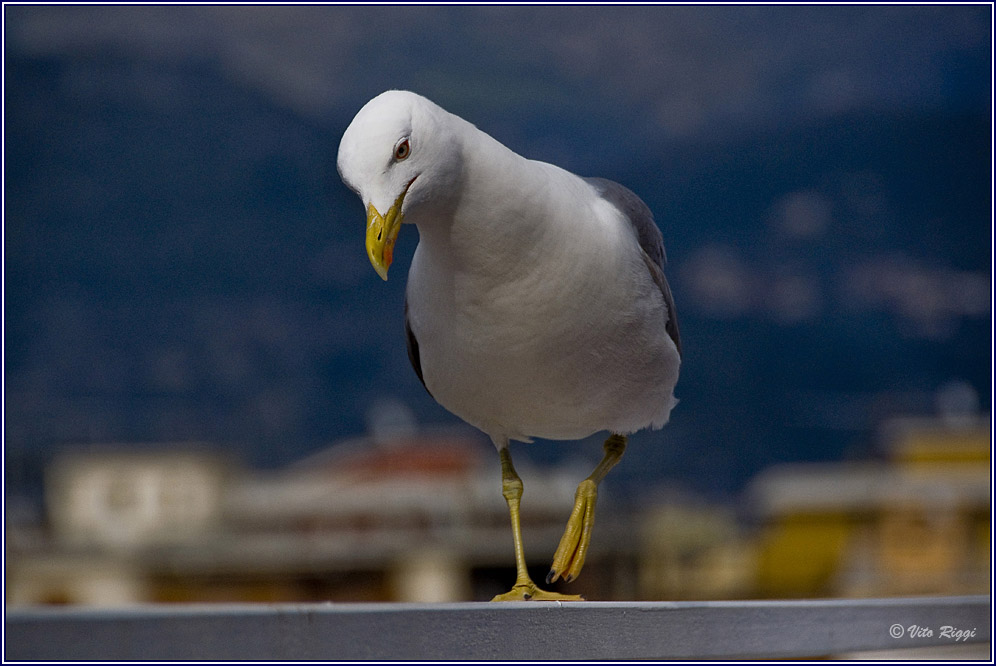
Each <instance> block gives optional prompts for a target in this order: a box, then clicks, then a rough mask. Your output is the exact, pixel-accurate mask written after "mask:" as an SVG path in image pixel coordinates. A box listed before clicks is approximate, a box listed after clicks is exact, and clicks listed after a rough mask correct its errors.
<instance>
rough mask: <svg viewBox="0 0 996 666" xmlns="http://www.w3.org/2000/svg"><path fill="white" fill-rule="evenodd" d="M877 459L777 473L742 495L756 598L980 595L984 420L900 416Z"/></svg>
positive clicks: (985, 581)
mask: <svg viewBox="0 0 996 666" xmlns="http://www.w3.org/2000/svg"><path fill="white" fill-rule="evenodd" d="M882 441H883V449H884V450H883V453H884V454H885V460H884V461H881V462H861V463H828V464H804V465H782V466H777V467H773V468H770V469H769V470H767V471H765V472H764V473H762V474H761V475H760V476H759V477H758V478H757V479H756V480H755V481H754V483H753V484H752V486H751V488H750V489H749V494H748V496H749V499H750V501H751V503H752V506H753V509H754V510H755V512H756V518H757V520H758V523H759V527H758V535H757V543H756V545H757V556H758V567H757V594H758V595H759V596H763V597H825V596H890V595H913V594H966V593H985V592H987V591H988V590H989V589H990V587H989V586H990V573H991V571H992V559H991V558H992V550H991V543H992V535H991V532H990V520H991V510H992V503H991V497H992V487H991V475H990V471H991V463H990V449H991V438H990V421H989V417H988V415H987V416H986V417H984V418H978V417H974V418H963V419H956V420H951V419H942V418H901V419H893V420H890V421H888V422H887V423H886V424H885V425H884V428H883V440H882Z"/></svg>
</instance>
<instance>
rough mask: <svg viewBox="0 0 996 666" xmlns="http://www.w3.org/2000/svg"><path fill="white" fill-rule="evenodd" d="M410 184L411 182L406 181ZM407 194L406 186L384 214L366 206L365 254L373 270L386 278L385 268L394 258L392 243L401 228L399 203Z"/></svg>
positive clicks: (370, 206)
mask: <svg viewBox="0 0 996 666" xmlns="http://www.w3.org/2000/svg"><path fill="white" fill-rule="evenodd" d="M408 185H409V186H411V183H408ZM406 194H408V187H406V188H405V190H404V191H403V192H402V193H401V194H400V195H399V196H398V198H397V199H396V200H395V202H394V204H393V205H392V206H391V207H390V209H388V211H387V214H386V215H381V214H380V211H378V210H377V209H376V208H375V207H374V205H373V204H370V205H369V206H367V256H368V257H369V258H370V263H371V264H373V267H374V270H375V271H377V275H379V276H380V277H381V278H382V279H384V280H387V269H388V268H390V267H391V262H392V261H393V260H394V243H395V241H397V240H398V232H399V231H400V230H401V218H402V217H403V216H402V214H401V204H402V202H404V200H405V195H406Z"/></svg>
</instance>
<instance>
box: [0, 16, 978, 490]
mask: <svg viewBox="0 0 996 666" xmlns="http://www.w3.org/2000/svg"><path fill="white" fill-rule="evenodd" d="M990 14H991V7H989V6H951V7H928V6H903V7H898V6H878V7H871V6H866V7H862V6H822V7H821V6H809V7H801V6H800V7H773V6H768V7H747V6H744V7H741V6H722V7H705V6H686V7H671V6H661V7H629V8H615V7H600V8H596V7H516V8H511V7H504V8H503V7H462V8H448V7H392V8H376V7H342V6H326V7H231V6H228V7H206V6H186V7H180V6H172V7H152V6H146V7H85V6H76V7H35V6H9V5H8V6H5V7H4V21H5V31H4V34H5V44H4V55H5V63H4V73H5V80H4V85H5V106H4V139H5V146H4V159H5V162H4V167H5V181H4V188H5V189H4V191H5V200H4V262H5V263H4V306H5V312H4V345H5V347H4V364H5V365H4V428H5V431H4V444H5V465H6V477H5V478H6V483H7V493H8V496H19V495H29V496H30V495H37V491H38V488H39V480H40V474H41V470H42V468H43V466H44V464H45V462H46V461H47V460H48V459H49V458H50V457H51V455H53V453H55V452H56V451H59V450H62V449H65V448H67V447H74V446H80V445H86V444H89V443H106V442H119V443H129V444H134V445H135V446H142V445H145V444H148V443H154V442H164V441H188V440H196V441H203V442H209V443H211V444H213V445H216V446H218V447H220V448H224V449H226V450H230V451H233V452H235V453H236V454H238V455H240V456H242V457H244V458H245V459H246V460H247V462H249V463H250V464H252V465H257V466H277V465H283V464H287V463H289V462H291V461H293V460H296V459H298V458H300V457H302V456H305V455H307V454H309V453H312V452H314V451H316V450H318V449H320V448H322V447H325V446H328V445H329V444H330V443H333V442H334V441H336V440H338V439H340V438H342V437H347V436H353V435H356V434H359V433H362V432H364V431H365V430H366V429H367V428H368V426H369V425H370V422H371V419H373V420H376V419H377V418H382V417H384V415H385V414H386V415H390V414H395V413H397V412H398V410H399V409H401V406H404V409H407V410H410V411H411V414H413V415H414V418H415V419H416V420H417V421H418V422H419V423H420V424H427V425H433V424H447V423H456V419H455V417H452V416H451V415H449V414H448V413H447V412H446V411H445V410H443V409H442V408H441V407H439V406H438V405H436V404H435V402H434V401H432V399H431V398H430V397H429V396H428V395H426V394H425V392H424V391H423V389H422V387H421V385H420V384H419V383H418V380H417V378H416V377H415V375H414V373H413V372H412V371H411V369H410V367H409V365H408V360H407V357H406V353H405V348H404V339H403V329H402V315H401V312H402V299H403V289H404V282H405V280H404V275H405V274H406V272H407V268H408V263H409V262H410V258H411V252H412V250H413V249H414V246H415V244H416V242H417V231H416V230H415V229H414V228H407V227H406V228H405V229H404V230H403V233H402V236H401V239H400V241H399V245H398V250H397V252H396V257H397V260H396V264H397V265H396V266H395V267H394V268H393V270H392V273H391V280H390V281H389V282H387V283H383V282H381V280H380V279H379V278H378V277H377V276H376V274H375V273H374V271H373V270H372V268H370V266H369V265H368V263H367V260H366V256H365V252H364V249H363V233H364V217H363V209H362V205H361V204H360V202H359V201H358V199H356V197H355V196H354V195H353V194H352V193H351V192H349V191H348V190H347V189H346V188H345V187H344V186H343V185H342V183H341V182H340V181H339V178H338V175H337V174H336V170H335V156H336V151H337V148H338V140H339V137H340V136H341V134H342V132H343V130H344V129H345V128H346V126H347V125H348V124H349V122H350V120H351V118H352V116H353V115H354V114H355V112H356V111H357V110H358V109H359V108H360V107H361V106H362V105H363V103H365V102H366V101H367V100H368V99H369V98H370V97H372V96H373V95H375V94H377V93H379V92H381V91H382V90H384V89H388V88H392V87H400V88H408V89H413V90H416V91H418V92H421V93H423V94H426V95H427V96H429V97H430V98H432V99H434V100H435V101H437V102H438V103H440V104H441V105H442V106H444V107H445V108H448V109H449V110H451V111H453V112H455V113H458V114H460V115H462V116H464V117H466V118H468V119H469V120H471V121H472V122H474V123H475V124H477V125H478V127H480V128H481V129H483V130H484V131H487V132H489V133H490V134H492V135H493V136H495V137H496V138H497V139H499V140H500V141H502V142H504V143H506V145H509V146H510V147H511V148H513V149H514V150H516V151H518V152H520V153H522V154H524V155H526V156H528V157H533V158H536V159H542V160H545V161H551V162H555V163H558V164H560V165H562V166H564V167H566V168H568V169H570V170H573V171H575V172H578V173H581V174H582V175H599V176H605V177H609V178H613V179H615V180H619V181H621V182H623V183H625V184H627V185H628V186H629V187H630V188H631V189H633V190H634V191H636V192H637V193H639V194H640V195H641V196H642V197H643V198H644V199H645V200H646V201H647V203H648V204H649V205H650V206H651V208H652V209H653V210H654V211H655V214H656V216H657V221H658V224H659V225H660V227H661V229H662V230H663V232H664V238H665V244H666V246H667V251H668V257H669V262H670V263H669V264H668V267H669V271H668V275H669V279H670V281H671V284H672V289H673V292H674V294H675V299H676V301H677V308H678V313H679V319H680V323H681V327H682V339H683V343H684V349H685V356H684V364H683V367H682V376H681V380H680V382H679V385H678V389H677V391H676V393H677V395H678V397H679V398H680V400H681V403H680V405H679V406H678V408H676V410H675V411H674V413H673V415H672V422H671V423H670V424H669V425H668V426H667V427H666V428H665V429H664V430H663V431H660V432H653V433H641V434H639V435H637V436H636V437H634V439H633V447H632V449H631V451H632V453H631V454H629V456H630V457H631V459H632V460H628V461H627V462H628V463H629V464H623V465H621V466H620V467H619V468H618V471H617V472H614V474H613V476H612V477H610V482H611V483H612V484H614V488H615V489H616V492H618V493H620V494H622V495H629V496H631V497H632V498H634V499H637V498H639V497H640V496H642V495H645V494H646V493H649V492H652V491H651V490H650V489H651V488H653V487H679V488H683V489H687V490H691V491H693V492H697V493H701V494H706V495H710V496H715V497H729V496H732V495H733V494H735V493H737V492H739V490H741V489H742V487H743V486H744V484H745V483H746V482H747V481H748V480H749V479H750V478H751V477H752V476H753V475H754V474H756V473H757V472H758V471H759V470H761V469H763V468H764V467H765V466H767V465H770V464H772V463H776V462H780V461H795V460H800V461H801V460H838V459H841V458H848V457H850V458H858V457H868V456H872V455H876V454H877V451H876V446H877V431H878V428H879V427H880V426H881V424H882V422H883V420H885V419H887V418H889V417H891V416H895V415H908V414H919V415H930V414H936V413H938V409H943V410H947V411H951V410H954V411H986V410H987V409H988V405H989V404H990V403H991V399H992V395H991V389H990V387H991V376H992V375H991V368H992V356H991V347H990V340H991V302H992V301H991V280H990V276H991V273H992V252H991V250H992V244H991V237H992V236H991V232H992V214H991V211H992V202H991V190H990V184H991V164H992V161H991V158H992V154H991V135H990V128H991V121H992V110H991V106H990V100H991V94H992V93H991V78H990V71H991V69H990V67H991V62H990V54H991V38H992V36H991V34H990V25H991V18H990ZM402 412H404V410H402ZM378 415H380V416H378ZM596 439H597V438H593V439H592V440H591V441H589V442H585V443H583V444H580V445H579V444H577V443H574V442H570V443H563V442H556V443H552V442H544V443H541V444H537V445H535V446H526V445H520V446H519V447H518V448H517V450H516V455H517V456H523V457H526V456H529V457H532V458H533V459H534V460H535V461H537V462H540V463H551V464H552V463H555V462H558V461H563V460H565V459H572V460H573V459H584V460H586V461H587V462H586V463H585V465H593V464H594V462H595V461H596V460H597V458H598V456H599V454H600V447H599V446H598V443H597V442H596V441H595V440H596ZM482 445H487V444H482ZM496 469H497V468H496ZM613 477H614V478H613ZM496 479H497V471H496ZM496 483H497V482H496Z"/></svg>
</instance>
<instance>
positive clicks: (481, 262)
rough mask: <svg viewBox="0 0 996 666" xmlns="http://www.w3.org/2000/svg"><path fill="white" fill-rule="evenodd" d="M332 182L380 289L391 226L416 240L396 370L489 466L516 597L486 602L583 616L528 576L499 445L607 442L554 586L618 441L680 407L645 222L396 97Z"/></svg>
mask: <svg viewBox="0 0 996 666" xmlns="http://www.w3.org/2000/svg"><path fill="white" fill-rule="evenodd" d="M337 167H338V171H339V175H340V177H341V178H342V180H343V182H344V183H345V184H346V186H347V187H349V188H350V189H351V190H353V191H354V192H355V193H356V194H357V195H359V197H360V199H361V200H362V202H363V205H364V206H365V207H366V214H367V226H366V250H367V256H368V257H369V259H370V262H371V264H372V265H373V268H374V270H376V271H377V273H378V274H379V275H380V276H381V278H383V279H384V280H386V279H387V273H388V269H389V268H390V266H391V262H392V260H393V257H394V245H395V241H396V240H397V237H398V233H399V231H400V229H401V225H402V224H403V223H410V224H414V225H415V226H416V227H417V228H418V234H419V242H418V245H417V247H416V248H415V253H414V256H413V257H412V261H411V268H410V270H409V273H408V283H407V286H406V292H405V307H404V317H405V332H406V338H407V346H408V356H409V358H410V360H411V363H412V366H413V367H414V369H415V372H416V374H417V375H418V377H419V379H420V380H421V382H422V384H423V385H424V386H425V388H426V390H427V391H428V392H429V394H430V395H431V396H432V397H433V398H434V399H435V400H436V401H437V402H439V403H440V404H441V405H442V406H443V407H445V408H446V409H447V410H449V411H450V412H452V413H453V414H455V415H456V416H458V417H460V418H461V419H463V420H464V421H466V422H467V423H469V424H471V425H472V426H474V427H476V428H477V429H479V430H481V431H482V432H484V433H485V434H487V435H488V436H489V437H490V438H491V441H492V442H493V443H494V445H495V448H496V449H497V450H498V454H499V458H500V462H501V480H502V495H503V497H504V498H505V500H506V502H507V504H508V510H509V516H510V519H511V523H512V540H513V545H514V550H515V564H516V580H515V583H514V585H513V587H512V589H511V590H510V591H509V592H507V593H505V594H500V595H498V596H496V597H495V598H494V600H495V601H522V600H530V599H532V600H580V599H582V598H583V597H581V596H579V595H567V594H561V593H557V592H551V591H548V590H544V589H542V588H540V587H539V586H538V585H537V584H536V583H534V582H533V581H532V579H531V578H530V576H529V574H528V572H527V570H526V559H525V551H524V547H523V543H522V530H521V527H520V521H519V506H520V500H521V497H522V490H523V484H522V480H521V479H520V478H519V475H518V474H517V473H516V471H515V467H514V466H513V464H512V457H511V454H510V453H509V442H510V441H522V442H530V441H532V439H533V438H540V439H548V440H576V439H583V438H585V437H588V436H589V435H592V434H594V433H598V432H601V431H606V432H608V433H609V436H608V439H606V441H605V444H604V447H603V448H604V456H603V458H602V460H601V462H599V463H598V465H597V466H596V467H595V469H594V471H593V472H592V473H591V475H590V476H589V477H588V478H586V479H585V480H583V481H581V483H580V484H579V485H578V488H577V492H576V493H575V498H574V508H573V510H572V512H571V515H570V517H569V519H568V521H567V527H566V529H565V531H564V535H563V537H562V539H561V541H560V544H559V545H558V547H557V550H556V552H555V554H554V557H553V565H552V567H551V569H550V573H549V575H548V576H547V578H546V583H547V585H550V584H552V583H554V582H555V581H557V580H558V579H561V578H563V580H564V581H565V582H568V583H569V582H571V581H573V580H574V579H575V578H576V577H577V576H578V574H579V573H580V571H581V568H582V566H583V565H584V561H585V557H586V554H587V552H588V548H589V545H590V543H591V532H592V526H593V525H594V511H595V502H596V498H597V495H598V484H599V483H600V482H601V480H602V479H603V478H604V477H605V475H606V474H607V473H608V472H609V470H610V469H612V467H614V466H615V465H616V464H617V463H618V462H619V460H620V459H621V457H622V455H623V452H624V450H625V448H626V436H627V435H629V434H631V433H634V432H636V431H638V430H642V429H645V428H652V429H656V428H661V427H663V426H664V424H665V423H667V421H668V419H669V417H670V414H671V410H672V408H673V407H674V406H675V404H676V403H677V400H676V398H675V397H674V386H675V384H676V383H677V381H678V369H679V366H680V364H681V339H680V335H679V332H678V321H677V318H676V316H675V310H674V300H673V298H672V296H671V290H670V287H669V286H668V282H667V279H666V278H665V277H664V264H665V253H664V245H663V242H662V236H661V232H660V230H659V229H658V228H657V225H656V224H655V223H654V218H653V214H652V213H651V211H650V209H649V208H648V207H647V205H646V204H645V203H644V202H643V201H642V200H641V199H640V198H639V197H638V196H637V195H636V194H634V193H633V192H632V191H630V190H629V189H627V188H626V187H624V186H623V185H620V184H619V183H616V182H613V181H610V180H606V179H602V178H583V177H580V176H577V175H575V174H573V173H570V172H568V171H566V170H564V169H562V168H560V167H557V166H554V165H552V164H548V163H545V162H540V161H536V160H531V159H527V158H525V157H522V156H520V155H518V154H516V153H515V152H513V151H512V150H510V149H509V148H506V147H505V146H504V145H502V144H501V143H499V142H498V141H497V140H495V139H493V138H492V137H491V136H489V135H488V134H486V133H485V132H482V131H481V130H479V129H477V127H475V126H474V125H473V124H471V123H470V122H468V121H466V120H464V119H462V118H460V117H458V116H456V115H453V114H451V113H449V112H447V111H445V110H444V109H442V108H441V107H439V106H438V105H436V104H435V103H433V102H432V101H430V100H428V99H426V98H425V97H422V96H421V95H418V94H415V93H412V92H408V91H402V90H389V91H387V92H384V93H381V94H380V95H378V96H377V97H374V98H373V99H371V100H370V101H369V102H367V103H366V104H365V105H364V106H363V107H362V108H361V109H360V110H359V112H357V114H356V116H355V117H354V118H353V120H352V122H351V123H350V125H349V126H348V127H347V129H346V131H345V132H344V133H343V136H342V139H341V141H340V144H339V153H338V159H337Z"/></svg>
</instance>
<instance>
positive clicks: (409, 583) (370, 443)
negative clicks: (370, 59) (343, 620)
mask: <svg viewBox="0 0 996 666" xmlns="http://www.w3.org/2000/svg"><path fill="white" fill-rule="evenodd" d="M388 425H390V424H388ZM384 426H385V424H384V423H383V422H379V423H377V424H372V427H371V431H370V434H369V435H368V436H365V437H360V438H356V439H353V440H348V441H344V442H340V443H338V444H336V445H334V446H332V447H330V448H328V449H326V450H323V451H320V452H319V453H317V454H315V455H312V456H310V457H308V458H305V459H303V460H300V461H298V462H297V463H295V464H293V465H291V466H289V467H286V468H283V469H279V470H273V471H265V472H264V471H258V470H255V471H254V470H249V469H246V468H244V467H242V466H241V465H239V464H238V463H237V462H236V461H233V460H232V459H230V458H228V457H227V456H225V455H223V454H220V453H218V452H217V451H213V450H211V449H210V448H207V447H191V446H182V445H163V446H160V447H156V448H155V449H149V448H148V447H144V448H135V447H116V448H110V447H101V448H94V449H88V450H85V451H84V450H81V451H76V452H72V453H67V454H65V455H63V456H61V457H59V458H57V459H56V460H55V461H54V462H53V463H52V465H51V466H50V468H49V470H48V473H47V478H46V503H47V507H46V512H47V522H46V524H45V525H41V526H39V525H34V526H31V525H26V524H18V525H14V524H11V523H10V522H8V525H7V568H6V582H7V602H8V603H10V604H52V603H78V604H93V605H121V604H130V603H138V602H210V601H218V602H222V601H228V602H239V601H288V602H290V601H305V602H306V601H423V602H427V601H459V600H486V599H490V598H491V597H492V596H493V595H494V594H497V593H500V592H504V591H506V590H507V588H508V586H509V585H510V584H511V582H512V580H513V579H514V575H515V572H514V560H513V553H512V539H511V531H510V529H509V518H508V511H507V507H506V505H505V502H504V500H503V498H502V496H501V491H500V479H499V476H500V475H499V468H498V463H497V456H496V455H495V452H494V449H493V447H492V446H491V445H490V444H489V443H488V442H487V441H486V440H484V439H482V438H481V437H480V436H479V435H477V434H476V433H474V432H472V431H469V430H464V429H460V430H435V431H434V430H419V429H415V428H413V427H395V426H397V424H394V426H392V427H384ZM882 443H883V454H884V455H883V459H882V460H879V461H865V462H860V463H858V462H847V463H832V464H830V463H827V464H792V465H781V466H777V467H773V468H770V469H768V470H766V471H765V472H763V473H762V474H761V475H759V476H758V477H757V478H756V479H755V481H754V482H753V483H752V484H751V486H750V487H749V488H748V490H747V493H746V496H745V498H744V500H745V501H744V503H743V506H742V507H732V506H723V505H716V504H714V503H709V502H704V501H701V500H698V499H696V498H689V497H683V496H676V495H672V496H664V497H658V498H656V499H655V500H653V501H650V502H648V503H647V504H646V505H645V506H642V507H620V506H618V505H616V504H614V503H613V501H612V496H611V490H610V489H606V490H604V491H603V492H602V493H600V497H599V507H598V521H597V526H596V533H595V536H594V539H593V542H592V547H591V550H590V553H589V556H588V561H587V564H586V567H585V571H584V575H583V576H582V578H581V579H580V580H579V581H578V582H577V583H574V584H573V585H571V586H570V587H564V586H561V587H560V588H559V589H561V590H562V591H568V592H572V593H577V592H581V593H583V594H585V595H586V596H587V598H589V599H599V600H636V599H641V600H683V599H737V598H740V599H746V598H786V597H830V596H889V595H912V594H961V593H982V592H985V591H987V590H988V589H989V582H990V571H991V548H990V544H991V532H990V512H991V501H990V498H991V486H990V469H991V465H990V431H989V419H988V417H986V418H984V419H980V418H977V417H973V418H961V419H954V420H952V419H942V418H937V419H909V418H907V419H895V420H892V421H889V422H888V423H886V424H885V426H884V428H883V437H882ZM517 466H518V468H519V473H520V475H521V476H522V477H523V480H524V483H525V495H524V498H523V505H522V521H523V523H522V527H523V537H524V540H525V545H526V555H527V557H528V558H529V565H530V568H531V570H532V574H533V576H534V579H536V580H541V579H542V578H543V577H545V574H546V572H547V570H548V569H549V563H550V559H549V558H550V557H551V556H552V553H553V552H554V550H555V548H556V545H557V543H558V541H559V539H560V536H561V534H562V531H563V528H564V523H565V521H566V519H567V516H568V514H569V512H570V509H571V506H572V503H573V497H574V490H575V487H576V485H577V483H578V481H580V480H581V479H582V478H584V477H585V476H587V474H588V473H589V472H590V469H580V468H567V467H563V468H557V469H537V468H533V467H531V466H530V465H529V464H528V459H527V458H526V457H525V456H522V457H521V458H520V460H517ZM742 509H746V510H748V511H749V512H750V513H751V518H752V520H751V521H748V522H745V521H744V520H743V518H744V515H743V513H744V512H743V511H742ZM8 521H10V518H9V517H8Z"/></svg>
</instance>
